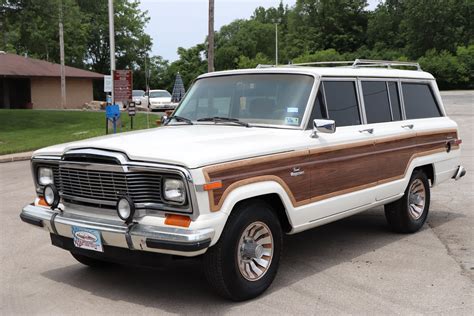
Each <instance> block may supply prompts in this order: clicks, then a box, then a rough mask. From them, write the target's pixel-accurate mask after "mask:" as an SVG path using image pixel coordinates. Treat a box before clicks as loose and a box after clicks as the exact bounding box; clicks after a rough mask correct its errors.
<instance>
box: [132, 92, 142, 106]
mask: <svg viewBox="0 0 474 316" xmlns="http://www.w3.org/2000/svg"><path fill="white" fill-rule="evenodd" d="M144 96H145V91H143V90H132V101H133V102H135V104H136V105H141V104H142V100H143V97H144Z"/></svg>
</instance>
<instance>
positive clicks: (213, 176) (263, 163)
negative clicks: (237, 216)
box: [203, 129, 459, 212]
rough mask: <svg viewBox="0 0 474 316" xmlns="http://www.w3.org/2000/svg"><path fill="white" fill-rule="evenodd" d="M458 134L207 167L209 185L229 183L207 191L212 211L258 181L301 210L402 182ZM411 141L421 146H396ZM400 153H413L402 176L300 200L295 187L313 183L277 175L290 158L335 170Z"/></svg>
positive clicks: (451, 131)
mask: <svg viewBox="0 0 474 316" xmlns="http://www.w3.org/2000/svg"><path fill="white" fill-rule="evenodd" d="M443 134H445V135H446V136H445V137H444V138H443V137H439V138H438V139H432V138H430V137H429V136H437V135H443ZM449 134H454V136H449V137H448V135H449ZM457 135H458V134H457V130H456V129H443V130H435V131H427V132H421V133H416V132H413V133H411V134H409V135H402V136H399V137H385V138H380V139H375V140H369V141H360V142H356V143H346V144H338V145H334V146H328V147H323V148H313V149H305V150H300V151H293V152H286V153H279V154H273V155H268V156H262V157H256V158H249V159H243V160H239V161H233V162H228V163H222V164H218V165H213V166H209V167H205V168H204V169H203V173H204V177H205V180H206V182H211V181H215V180H222V181H223V182H224V183H225V182H226V181H227V184H226V185H225V186H224V187H223V188H222V189H219V190H216V191H217V192H218V195H215V194H217V192H215V191H213V190H211V191H208V196H209V205H210V209H211V211H213V212H215V211H219V210H220V209H221V208H222V205H223V204H224V201H225V199H226V198H227V196H228V195H229V194H230V193H231V192H232V191H233V190H235V189H237V188H239V187H241V186H244V185H248V184H251V183H257V182H263V181H274V182H277V183H278V184H280V185H281V187H282V188H283V189H284V190H285V192H286V193H287V195H288V197H289V198H290V200H291V203H292V204H293V206H294V207H298V206H302V205H306V204H309V203H313V202H317V201H321V200H324V199H328V198H331V197H335V196H338V195H342V194H347V193H351V192H355V191H359V190H363V189H367V188H371V187H374V186H376V185H380V184H384V183H388V182H392V181H396V180H400V179H403V178H404V177H406V174H407V172H408V168H409V167H410V165H411V163H412V162H413V160H414V159H415V158H418V157H423V156H427V155H432V154H436V153H441V152H445V151H446V143H447V140H448V139H452V138H453V137H454V138H457ZM410 138H417V139H419V140H421V143H418V142H417V141H415V140H413V142H409V143H408V144H406V142H405V145H402V144H400V145H401V146H396V145H397V144H396V142H397V141H403V140H408V139H410ZM423 138H427V139H423ZM390 142H392V143H394V145H393V147H389V148H385V147H383V148H381V149H380V150H375V148H376V147H375V146H377V145H382V144H383V145H384V146H390V144H389V143H390ZM364 146H366V147H367V151H366V152H364V148H363V147H364ZM451 149H452V150H456V149H459V146H457V145H454V146H453V147H452V148H451ZM419 150H423V151H419ZM397 151H400V152H407V151H408V152H412V154H410V156H409V158H408V157H407V156H406V153H405V154H404V155H405V157H406V158H408V161H407V163H406V164H405V165H404V170H403V171H402V170H400V174H398V175H396V176H391V177H388V178H382V179H374V180H370V178H369V177H367V180H369V182H368V183H360V184H357V185H354V186H353V187H350V188H342V187H341V189H338V190H335V191H333V192H329V193H324V194H317V195H315V196H312V195H310V196H308V197H305V196H304V195H303V196H302V195H300V198H299V199H297V198H296V197H295V192H294V190H295V188H301V187H307V185H308V184H310V182H308V181H310V180H306V182H305V183H296V184H295V183H288V181H289V180H291V181H295V178H289V179H287V181H285V179H284V178H282V176H279V175H277V174H275V173H278V172H279V173H280V174H281V172H282V170H289V166H287V164H288V162H286V164H285V163H284V161H283V160H285V161H288V159H297V161H295V163H294V164H293V165H295V164H296V165H298V166H302V167H303V166H304V167H309V169H312V168H315V165H319V166H323V167H324V166H327V165H330V166H332V167H330V168H332V169H334V166H333V165H335V164H337V163H339V162H344V161H354V160H356V159H359V161H360V160H361V159H367V157H369V156H372V155H374V156H376V155H379V156H382V157H380V158H378V159H384V158H383V155H385V156H386V155H387V154H390V153H391V152H393V154H394V155H396V154H397V153H396V152H397ZM331 152H339V153H341V154H340V155H339V156H338V155H337V153H335V155H334V156H332V155H331ZM321 154H322V155H323V156H321V157H320V159H318V158H317V157H313V158H314V159H312V156H313V155H315V156H319V155H321ZM328 155H329V156H328ZM279 161H282V165H278V162H279ZM362 161H365V162H367V161H366V160H362ZM376 164H377V161H376V162H375V163H374V165H376ZM265 168H267V169H265ZM318 168H319V167H318ZM232 170H233V171H232ZM318 171H319V169H318ZM329 172H334V171H329ZM259 173H263V174H259ZM309 173H311V171H309ZM245 174H248V175H249V176H250V177H248V178H242V177H245ZM253 174H255V176H252V175H253ZM288 174H289V172H288ZM387 175H388V174H387ZM308 176H309V175H308ZM233 179H234V180H233ZM292 186H293V191H292V188H291V187H292ZM306 189H307V188H306ZM321 193H323V192H321Z"/></svg>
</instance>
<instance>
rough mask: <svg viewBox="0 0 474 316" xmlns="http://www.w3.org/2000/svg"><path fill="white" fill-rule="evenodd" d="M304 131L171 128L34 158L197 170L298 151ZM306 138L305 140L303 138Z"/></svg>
mask: <svg viewBox="0 0 474 316" xmlns="http://www.w3.org/2000/svg"><path fill="white" fill-rule="evenodd" d="M303 134H307V133H306V132H305V131H301V130H289V129H277V128H260V127H250V128H246V127H241V126H228V125H192V126H191V125H179V126H177V125H175V126H165V127H161V128H154V129H148V130H141V131H136V132H127V133H121V134H114V135H108V136H102V137H97V138H91V139H87V140H82V141H77V142H72V143H66V144H61V145H55V146H51V147H47V148H43V149H40V150H38V151H36V152H35V154H34V155H62V154H63V153H65V152H67V151H68V150H71V149H78V148H96V149H105V150H113V151H120V152H123V153H125V154H126V155H127V156H128V157H129V158H130V159H131V160H137V161H151V162H159V163H165V164H173V165H180V166H184V167H187V168H199V167H203V166H207V165H212V164H217V163H222V162H226V161H232V160H239V159H244V158H251V157H257V156H263V155H269V154H274V153H280V152H288V151H293V150H298V149H302V148H304V147H305V146H307V144H308V137H309V134H308V135H303ZM306 136H308V137H306Z"/></svg>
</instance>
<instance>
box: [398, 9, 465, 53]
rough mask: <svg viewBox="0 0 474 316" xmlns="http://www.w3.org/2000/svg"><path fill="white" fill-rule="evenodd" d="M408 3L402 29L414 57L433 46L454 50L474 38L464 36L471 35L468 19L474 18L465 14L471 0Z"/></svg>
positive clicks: (441, 49)
mask: <svg viewBox="0 0 474 316" xmlns="http://www.w3.org/2000/svg"><path fill="white" fill-rule="evenodd" d="M405 5H406V10H405V12H404V15H405V18H404V19H403V21H402V31H403V33H404V36H405V38H406V42H407V51H408V54H409V56H410V57H411V58H418V57H420V56H423V55H424V54H425V53H426V52H427V51H428V50H430V49H435V50H437V51H443V50H447V51H449V52H451V53H454V52H455V51H456V47H457V46H458V45H462V44H467V41H472V40H473V39H472V37H471V38H465V37H466V36H468V34H469V33H470V34H471V35H472V30H470V31H469V30H468V29H467V28H468V25H469V22H468V20H467V19H469V20H472V15H471V16H470V18H469V17H468V16H466V15H467V14H468V13H469V12H470V13H472V1H466V0H418V1H413V0H412V1H406V4H405ZM470 23H472V22H470ZM471 26H472V24H471Z"/></svg>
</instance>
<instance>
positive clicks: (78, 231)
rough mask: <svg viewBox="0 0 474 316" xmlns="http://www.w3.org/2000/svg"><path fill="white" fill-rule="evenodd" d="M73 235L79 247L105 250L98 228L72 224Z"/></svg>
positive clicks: (75, 244)
mask: <svg viewBox="0 0 474 316" xmlns="http://www.w3.org/2000/svg"><path fill="white" fill-rule="evenodd" d="M72 236H73V238H74V246H76V247H77V248H82V249H87V250H93V251H99V252H104V249H103V248H102V239H101V238H100V232H99V231H98V230H95V229H88V228H82V227H77V226H72Z"/></svg>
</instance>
